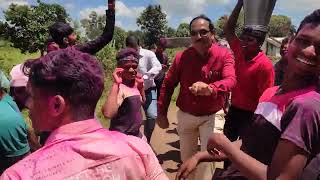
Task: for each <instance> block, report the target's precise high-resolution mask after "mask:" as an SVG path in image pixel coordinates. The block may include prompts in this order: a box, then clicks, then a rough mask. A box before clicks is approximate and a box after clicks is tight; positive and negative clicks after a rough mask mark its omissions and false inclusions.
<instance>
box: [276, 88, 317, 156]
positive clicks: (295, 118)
mask: <svg viewBox="0 0 320 180" xmlns="http://www.w3.org/2000/svg"><path fill="white" fill-rule="evenodd" d="M281 126H282V127H284V128H283V133H282V136H281V138H282V139H286V140H289V141H291V142H292V143H294V144H295V145H296V146H298V147H300V148H302V149H303V150H304V151H305V152H307V153H308V154H309V155H310V156H311V157H315V156H316V155H317V154H318V153H319V152H320V143H319V142H320V94H319V93H317V92H315V91H313V92H310V93H308V94H305V95H302V96H299V97H297V98H296V99H295V100H294V101H293V102H292V103H291V104H290V106H289V107H288V109H287V111H286V112H285V114H284V115H283V119H282V122H281Z"/></svg>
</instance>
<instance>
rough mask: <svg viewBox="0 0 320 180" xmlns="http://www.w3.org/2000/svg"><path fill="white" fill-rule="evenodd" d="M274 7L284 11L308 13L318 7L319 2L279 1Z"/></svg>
mask: <svg viewBox="0 0 320 180" xmlns="http://www.w3.org/2000/svg"><path fill="white" fill-rule="evenodd" d="M276 6H278V8H279V9H281V10H286V11H303V12H309V13H311V11H313V10H315V9H317V8H318V7H319V0H281V1H278V2H277V4H276Z"/></svg>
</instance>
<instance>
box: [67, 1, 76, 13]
mask: <svg viewBox="0 0 320 180" xmlns="http://www.w3.org/2000/svg"><path fill="white" fill-rule="evenodd" d="M64 7H65V8H66V9H67V11H71V10H73V9H74V8H75V7H76V5H75V4H73V3H67V4H65V5H64Z"/></svg>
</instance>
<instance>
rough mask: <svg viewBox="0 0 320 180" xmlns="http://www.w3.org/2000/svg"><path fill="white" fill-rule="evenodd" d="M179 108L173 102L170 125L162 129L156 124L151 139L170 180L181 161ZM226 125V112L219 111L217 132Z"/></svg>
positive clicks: (169, 112)
mask: <svg viewBox="0 0 320 180" xmlns="http://www.w3.org/2000/svg"><path fill="white" fill-rule="evenodd" d="M177 110H178V108H177V107H176V106H175V105H174V104H171V105H170V107H169V111H168V118H169V121H170V127H169V128H168V129H165V130H164V129H161V128H159V127H158V126H156V128H155V130H154V132H153V136H152V139H151V144H152V147H153V148H154V149H155V151H156V152H157V154H158V158H160V159H162V160H163V164H162V167H163V169H164V170H165V171H166V174H167V175H168V177H169V179H170V180H173V179H174V178H175V175H176V172H177V170H178V166H179V164H180V162H181V160H180V151H179V137H178V134H177V129H176V127H177V118H176V112H177ZM223 125H224V113H223V111H219V112H218V113H217V114H216V119H215V129H214V131H215V132H221V131H222V128H223ZM215 167H218V168H221V167H222V164H221V163H217V164H215Z"/></svg>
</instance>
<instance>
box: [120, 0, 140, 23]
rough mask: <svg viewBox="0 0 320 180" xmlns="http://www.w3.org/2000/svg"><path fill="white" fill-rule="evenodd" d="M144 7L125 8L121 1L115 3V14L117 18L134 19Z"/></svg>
mask: <svg viewBox="0 0 320 180" xmlns="http://www.w3.org/2000/svg"><path fill="white" fill-rule="evenodd" d="M144 9H145V7H143V6H140V7H127V6H126V5H125V4H124V3H123V2H122V1H117V2H116V11H117V12H116V14H117V16H119V17H126V18H134V19H136V18H137V17H138V16H139V15H140V14H141V12H142V11H143V10H144Z"/></svg>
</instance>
